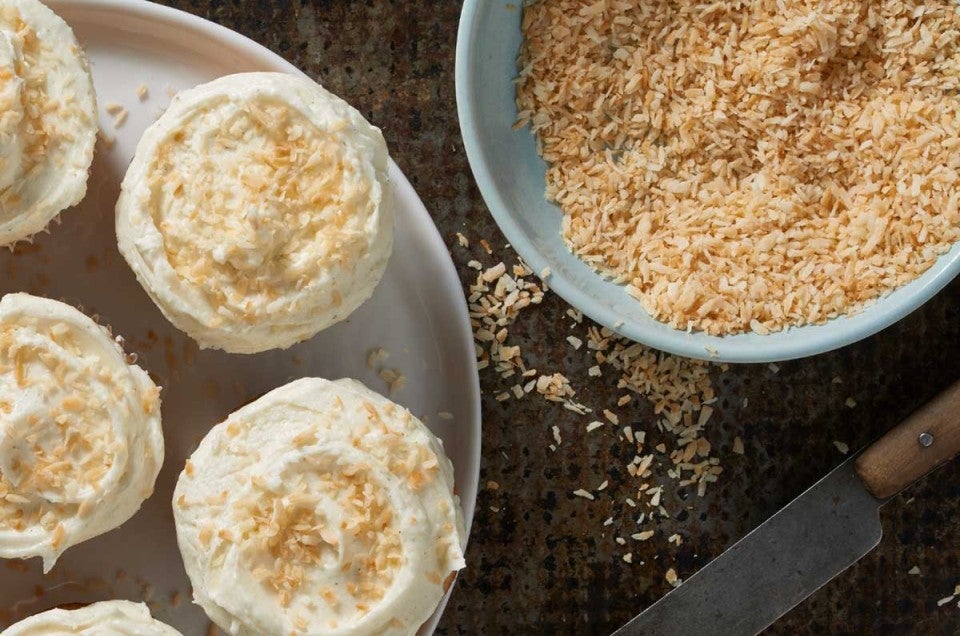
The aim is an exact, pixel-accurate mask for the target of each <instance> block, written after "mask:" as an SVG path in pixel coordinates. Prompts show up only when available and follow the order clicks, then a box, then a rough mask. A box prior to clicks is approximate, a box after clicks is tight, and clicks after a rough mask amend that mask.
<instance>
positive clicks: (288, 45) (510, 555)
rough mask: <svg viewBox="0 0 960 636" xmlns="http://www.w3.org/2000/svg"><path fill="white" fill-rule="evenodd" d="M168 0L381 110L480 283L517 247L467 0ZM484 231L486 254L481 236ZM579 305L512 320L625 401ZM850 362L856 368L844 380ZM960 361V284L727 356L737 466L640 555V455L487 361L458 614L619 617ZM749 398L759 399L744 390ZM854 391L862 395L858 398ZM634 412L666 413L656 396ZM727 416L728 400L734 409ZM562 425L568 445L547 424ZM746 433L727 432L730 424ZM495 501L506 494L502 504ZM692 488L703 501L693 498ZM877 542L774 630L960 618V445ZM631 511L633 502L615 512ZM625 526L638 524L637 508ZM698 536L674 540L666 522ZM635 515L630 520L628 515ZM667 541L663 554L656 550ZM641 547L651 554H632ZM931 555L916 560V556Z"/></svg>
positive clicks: (840, 630)
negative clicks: (580, 333)
mask: <svg viewBox="0 0 960 636" xmlns="http://www.w3.org/2000/svg"><path fill="white" fill-rule="evenodd" d="M491 1H492V0H491ZM168 4H171V5H174V6H177V7H179V8H181V9H184V10H187V11H190V12H192V13H196V14H198V15H201V16H203V17H205V18H209V19H211V20H213V21H215V22H218V23H220V24H223V25H225V26H227V27H229V28H232V29H235V30H236V31H239V32H240V33H243V34H245V35H247V36H250V37H251V38H253V39H254V40H256V41H258V42H260V43H262V44H264V45H266V46H267V47H269V48H270V49H272V50H274V51H276V52H277V53H279V54H280V55H282V56H284V57H285V58H287V59H288V60H290V61H291V62H293V63H294V64H296V65H297V66H299V67H300V68H302V69H303V70H305V71H306V72H307V73H308V74H310V75H311V76H312V77H314V78H316V79H318V80H319V81H321V82H322V83H323V84H324V85H325V86H327V87H328V88H329V89H331V90H333V91H334V92H336V93H337V94H339V95H341V96H342V97H344V98H345V99H347V100H348V101H349V102H350V103H352V104H353V105H355V106H356V107H358V108H359V109H360V110H361V111H362V112H363V113H364V114H365V115H366V116H367V117H368V118H370V119H371V120H372V121H373V122H374V123H375V124H376V125H378V126H380V127H381V128H382V129H383V131H384V134H385V136H386V138H387V140H388V143H389V144H390V148H391V152H392V154H393V157H394V158H395V159H396V161H397V163H398V164H399V165H400V167H401V168H402V169H403V170H404V172H405V173H406V174H407V176H408V177H409V178H410V180H411V181H412V183H413V184H414V186H415V187H416V189H417V191H418V192H419V193H420V196H421V197H422V198H423V200H424V203H425V204H426V206H427V209H429V210H430V212H431V214H432V215H433V217H434V220H435V221H436V223H437V225H438V227H439V228H440V231H441V233H442V234H443V236H444V238H445V239H446V240H447V242H448V244H449V245H451V246H455V245H456V239H455V233H456V232H458V231H460V232H463V233H464V234H466V235H467V236H468V237H470V238H471V239H473V243H472V246H471V249H469V250H463V249H460V248H459V247H452V250H451V251H452V254H453V258H454V261H455V262H456V264H457V267H458V269H459V271H460V273H461V276H462V278H463V281H464V283H465V284H467V283H469V282H471V281H472V279H473V278H474V274H473V272H472V271H471V270H470V269H469V268H468V267H467V265H466V263H467V261H468V260H470V259H472V258H477V259H479V260H481V261H483V262H484V263H485V264H494V263H496V262H497V261H498V260H504V261H506V262H507V263H508V264H509V263H511V262H513V259H514V255H513V253H512V252H511V250H509V249H508V248H506V247H505V244H504V239H503V237H502V235H501V234H500V233H499V232H498V230H497V229H496V227H495V225H494V224H493V221H492V219H491V217H490V216H489V214H488V212H487V210H486V208H485V207H484V204H483V202H482V200H481V198H480V196H479V194H478V192H477V190H476V188H475V186H474V185H473V180H472V177H471V176H470V171H469V167H468V165H467V161H466V157H465V155H464V153H463V147H462V144H461V140H460V135H459V128H458V125H457V118H456V104H455V100H454V87H453V62H454V44H455V41H456V28H457V20H458V17H459V11H460V4H461V3H460V2H457V1H455V0H406V1H404V0H318V1H316V2H284V1H280V0H270V1H261V2H253V1H247V2H243V1H240V0H235V1H233V2H228V1H222V0H172V1H169V2H168ZM484 237H485V238H487V239H488V240H489V242H490V244H491V246H493V248H494V254H493V255H492V256H488V255H487V254H485V253H484V252H483V250H482V249H481V248H480V247H479V246H477V240H478V239H480V238H484ZM565 311H566V305H565V304H564V303H563V302H562V301H560V300H559V298H557V297H556V296H550V297H549V298H548V300H547V301H546V302H545V303H544V304H543V305H542V306H541V307H539V308H535V309H532V310H529V311H527V312H526V313H525V314H523V315H522V316H521V318H520V320H519V321H518V323H517V324H516V325H515V326H514V327H513V328H512V330H511V337H512V339H513V340H514V341H515V342H514V343H515V344H520V345H522V347H523V351H524V355H525V357H526V358H528V359H529V361H530V362H531V366H537V367H540V368H542V369H544V370H546V369H550V370H558V371H559V370H562V371H563V372H564V373H566V375H567V376H568V377H569V378H570V379H571V382H572V383H573V384H574V386H576V387H577V388H578V389H579V390H580V393H579V397H580V398H581V399H582V401H583V402H585V403H586V404H588V405H589V404H594V405H609V404H611V403H613V402H614V401H615V400H616V397H617V395H618V393H617V391H616V387H615V378H613V377H604V378H600V379H598V380H594V379H591V380H590V381H588V379H587V374H586V369H587V367H588V366H590V363H589V362H588V361H587V357H586V355H584V354H583V353H580V352H574V351H573V350H572V349H571V348H570V347H569V346H567V345H566V343H564V341H563V337H565V336H566V335H567V333H568V330H569V323H570V320H569V319H568V318H566V316H565V315H564V312H565ZM834 377H839V378H840V379H841V380H842V383H841V384H835V383H833V382H832V379H833V378H834ZM957 378H960V285H958V284H953V285H951V286H949V287H948V288H947V289H946V290H945V291H943V292H942V293H941V294H940V295H939V296H937V297H936V298H935V299H934V300H932V301H931V302H930V303H928V304H927V305H926V306H925V307H924V308H923V309H921V310H919V311H918V312H916V313H915V314H914V315H912V316H910V317H908V318H907V319H905V320H904V321H902V322H900V323H899V324H897V325H894V326H893V327H891V328H889V329H887V330H886V331H884V332H883V333H881V334H879V335H877V336H874V337H872V338H870V339H868V340H866V341H864V342H862V343H860V344H857V345H854V346H851V347H847V348H845V349H843V350H841V351H837V352H834V353H830V354H826V355H822V356H817V357H815V358H811V359H808V360H803V361H797V362H790V363H785V364H782V365H780V370H779V372H778V373H774V372H773V371H772V370H771V369H770V368H768V367H767V366H764V365H759V366H740V367H734V368H732V369H731V370H729V371H728V372H726V373H720V372H719V370H716V371H715V373H714V380H715V385H716V386H717V388H718V392H719V395H720V398H721V399H720V401H719V404H718V413H717V415H715V416H714V420H713V422H712V425H711V427H710V430H709V432H708V438H709V439H710V441H711V442H712V443H713V444H714V447H715V448H719V449H720V451H719V454H720V457H721V463H722V465H723V466H724V467H725V469H726V472H725V473H724V474H723V475H722V476H721V478H720V482H719V483H718V484H717V485H716V486H717V487H715V488H713V489H712V490H710V491H709V492H708V493H707V496H706V497H705V498H704V499H702V500H698V499H697V498H696V496H695V494H692V493H683V496H686V500H685V501H682V499H681V498H680V497H678V496H677V495H674V496H672V497H670V498H668V501H667V507H668V509H670V510H671V511H677V513H676V518H675V519H674V520H673V522H672V523H670V524H666V526H665V529H666V532H664V533H663V535H662V536H658V537H657V538H655V539H652V540H650V541H648V542H646V544H644V548H645V550H643V551H640V550H634V557H635V558H634V561H635V563H634V564H627V563H624V562H623V561H622V560H621V558H620V557H621V555H622V554H623V552H625V549H624V548H621V547H620V546H618V545H617V544H616V543H615V542H614V535H613V533H612V532H611V531H612V530H615V529H617V528H618V527H619V525H618V524H614V525H613V526H610V527H608V528H604V526H603V525H602V523H603V520H604V519H606V518H607V517H609V516H611V515H614V516H617V517H618V518H619V513H620V512H621V508H622V507H623V504H621V503H618V502H621V501H622V499H623V497H624V496H626V493H627V492H629V488H628V486H627V485H626V483H625V481H626V480H625V474H624V473H623V471H622V466H623V465H624V464H625V463H626V462H627V461H628V460H629V459H630V458H631V457H632V451H631V450H629V449H627V447H626V445H624V444H622V443H620V442H617V441H616V439H615V438H613V437H612V436H610V434H609V431H608V432H607V433H602V432H600V431H595V432H594V433H592V434H589V435H587V434H586V433H585V432H584V430H583V424H584V418H582V417H578V416H575V415H574V414H573V413H570V412H568V411H565V410H563V409H561V408H560V407H559V406H557V405H555V404H550V403H547V402H544V401H543V400H540V399H538V398H534V397H528V398H525V399H523V400H521V401H513V400H511V401H506V402H503V403H500V402H497V401H495V400H494V397H493V396H494V395H495V394H497V393H499V392H500V391H502V390H504V389H506V388H508V387H509V385H507V384H504V383H503V382H502V381H501V380H500V379H499V378H498V377H497V376H496V375H495V374H493V373H484V374H482V375H481V383H482V385H483V388H484V391H485V397H484V450H483V458H484V461H483V469H482V475H481V484H483V483H486V482H487V481H488V480H492V481H496V482H498V483H499V484H500V489H499V490H496V491H493V490H484V491H483V492H482V493H481V495H480V499H479V502H478V514H477V517H476V521H475V523H474V527H473V535H472V539H471V544H470V549H469V551H468V570H467V571H466V572H465V573H464V575H463V576H462V577H461V579H460V582H459V583H458V585H457V589H456V592H455V594H454V596H453V599H452V600H451V602H450V605H449V608H448V610H447V613H446V616H445V617H444V619H443V622H442V627H441V633H445V634H507V633H517V634H528V633H534V632H544V633H593V634H603V633H607V632H609V631H612V629H613V628H615V627H617V626H618V625H619V624H620V623H622V622H625V621H626V620H627V619H628V618H630V617H631V616H632V615H633V614H635V613H636V612H638V611H640V610H641V609H643V608H644V607H646V606H647V605H649V604H650V603H652V602H653V601H654V600H656V599H657V598H659V597H660V596H661V595H663V594H664V593H666V592H667V591H668V589H669V586H668V585H667V583H666V582H665V581H664V576H663V575H664V572H665V571H666V569H667V568H668V567H670V566H673V567H676V569H677V572H678V573H679V575H680V577H681V578H683V577H685V576H688V575H690V574H691V573H692V572H694V571H695V570H696V569H697V568H698V567H700V566H701V565H703V564H704V563H706V562H707V561H708V560H709V559H710V558H711V557H713V556H715V555H717V554H719V553H720V552H721V551H723V549H724V548H725V547H726V546H728V545H729V544H731V543H732V542H733V541H734V540H736V539H737V538H739V537H740V536H742V535H743V534H745V533H746V532H747V531H748V530H749V529H751V528H752V527H754V526H756V525H757V524H759V523H760V522H761V521H763V520H764V519H766V518H767V517H769V516H770V515H771V514H773V513H774V512H775V511H777V510H778V509H779V508H780V507H781V506H783V505H784V504H786V503H787V502H789V501H790V500H791V499H793V497H795V496H796V495H797V494H799V493H800V492H801V491H802V490H804V489H805V488H806V487H807V486H809V485H810V484H812V483H813V482H815V481H816V480H817V479H818V478H819V477H821V476H822V475H823V474H825V473H826V472H827V471H828V470H829V469H830V468H832V467H833V466H835V465H837V464H839V463H840V461H841V460H842V458H843V456H842V455H841V454H840V453H839V452H838V451H837V450H836V448H835V447H834V445H833V441H834V440H841V441H843V442H846V443H847V444H849V446H850V447H851V448H857V447H858V446H860V445H863V444H865V443H867V442H869V441H870V440H871V439H873V438H874V437H876V436H877V435H879V434H880V433H882V432H883V431H884V430H886V429H887V428H889V427H890V426H892V425H894V424H895V423H896V422H897V421H898V420H900V419H901V418H903V417H904V416H905V415H907V414H908V413H909V412H910V411H911V410H912V409H914V408H915V407H917V406H918V405H920V404H921V403H923V402H924V401H925V400H927V399H929V398H930V397H932V396H933V395H935V394H936V393H937V392H938V391H939V390H941V389H942V388H944V387H946V386H947V385H948V384H949V383H950V382H952V381H953V380H955V379H957ZM744 397H746V398H748V404H747V406H746V407H744V406H743V398H744ZM848 397H852V398H853V399H854V400H856V402H857V406H856V407H855V408H852V409H851V408H848V407H846V406H845V405H844V402H845V400H846V399H847V398H848ZM634 405H635V406H633V407H632V408H633V409H634V410H633V413H632V414H631V417H630V419H631V421H633V422H636V423H638V424H637V425H639V426H649V425H650V423H651V422H652V417H651V415H652V414H651V409H650V408H649V406H648V405H647V404H637V403H636V402H635V403H634ZM718 416H719V417H718ZM553 425H556V426H558V427H559V428H560V430H561V435H562V437H563V443H562V444H561V445H560V447H559V448H558V449H557V451H556V452H551V451H550V450H549V449H548V448H547V445H548V444H549V443H550V442H551V441H552V435H551V432H550V427H551V426H553ZM736 435H740V436H741V437H742V438H743V440H744V442H745V445H746V453H745V455H743V456H739V455H734V454H732V453H731V452H730V448H731V445H732V440H733V438H734V436H736ZM603 479H609V481H610V484H611V485H610V488H609V492H610V494H611V495H612V496H606V497H602V498H600V499H598V501H596V502H588V501H586V500H584V499H580V498H575V497H573V496H572V495H571V494H570V493H571V492H572V491H573V490H575V489H577V488H580V487H584V486H585V487H595V486H596V485H597V484H599V483H600V482H601V481H602V480H603ZM491 507H492V508H496V509H498V511H497V512H494V511H493V510H491ZM687 508H689V509H687ZM882 517H883V523H884V529H885V536H884V539H883V541H882V542H881V544H880V546H879V548H877V550H875V551H874V552H873V553H872V554H870V555H869V556H868V557H866V558H865V559H863V560H862V561H861V562H860V563H858V564H857V565H856V566H855V567H853V568H852V569H851V570H849V571H848V572H846V573H844V574H842V575H841V576H839V577H838V578H837V579H835V580H834V581H833V582H831V583H830V584H828V585H827V586H826V587H824V588H823V589H822V590H820V591H819V592H817V593H816V594H815V595H814V596H813V597H812V598H811V599H809V600H808V601H806V602H805V603H803V604H802V605H801V606H800V607H798V608H797V609H796V610H794V611H793V612H791V613H790V614H789V615H788V616H787V617H785V618H784V619H783V620H782V621H780V622H779V623H778V624H777V625H776V626H775V627H774V628H772V629H771V630H770V631H769V633H771V634H885V635H890V634H956V633H960V608H958V607H957V603H956V601H954V602H952V603H949V604H947V605H944V606H943V607H937V600H938V599H940V598H942V597H945V596H948V595H949V594H951V593H952V591H953V588H954V585H956V584H958V583H960V462H954V463H953V464H951V465H949V466H947V467H945V468H942V469H941V470H939V471H938V472H937V473H935V474H933V475H931V476H929V477H927V478H926V479H924V480H922V481H921V482H920V483H919V484H917V485H916V486H914V487H912V488H911V489H909V490H908V491H907V492H905V493H903V494H902V495H900V496H899V497H897V498H895V499H894V501H892V502H891V503H890V504H889V505H888V506H887V507H886V508H885V510H884V512H883V515H882ZM618 523H619V522H618ZM625 527H627V526H625ZM672 532H678V533H680V534H681V535H683V537H684V542H683V544H682V545H681V546H680V547H679V548H677V547H675V546H672V545H668V544H667V543H666V540H665V537H667V536H669V535H670V534H671V533H672ZM627 534H629V533H627ZM658 554H659V555H660V556H659V557H657V556H656V555H658ZM641 559H642V560H643V561H645V564H644V565H639V564H638V563H637V562H636V561H639V560H641ZM914 566H916V567H918V568H919V570H920V574H917V575H911V574H908V571H909V570H910V569H911V568H913V567H914Z"/></svg>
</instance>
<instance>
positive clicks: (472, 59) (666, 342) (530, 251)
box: [454, 0, 960, 363]
mask: <svg viewBox="0 0 960 636" xmlns="http://www.w3.org/2000/svg"><path fill="white" fill-rule="evenodd" d="M495 4H499V3H493V2H490V0H465V2H464V5H463V9H462V11H461V14H460V24H459V27H458V30H457V45H456V61H455V69H454V71H455V84H456V86H455V88H456V99H457V112H458V116H459V122H460V132H461V136H462V137H463V144H464V149H465V150H466V154H467V160H468V162H469V164H470V168H471V171H472V172H473V176H474V179H475V181H476V183H477V187H478V188H479V190H480V194H481V196H482V197H483V200H484V202H485V203H486V205H487V208H488V209H489V210H490V213H491V214H492V215H493V218H494V220H495V221H496V223H497V225H498V226H499V227H500V229H501V231H502V232H503V233H504V235H505V236H506V238H507V240H508V241H510V244H511V245H512V246H513V247H514V249H515V250H516V252H517V253H518V254H519V255H520V256H521V257H522V258H523V260H524V261H526V263H527V264H528V265H529V266H530V268H531V269H532V270H533V271H534V272H536V273H539V272H542V271H543V270H544V268H546V267H548V266H549V262H548V260H547V258H546V257H545V256H544V255H543V253H541V251H540V250H539V249H537V248H536V247H535V245H534V242H533V241H532V240H531V238H530V237H529V236H528V235H527V233H526V232H525V231H524V230H523V228H522V227H521V226H520V224H519V223H518V222H517V221H516V220H515V218H514V214H513V213H512V212H511V210H510V207H509V206H508V205H507V204H506V202H505V200H504V197H503V195H502V193H501V192H500V190H499V188H498V187H497V185H496V180H495V179H494V176H493V171H492V169H491V163H492V162H491V160H490V158H489V157H488V156H487V155H486V153H485V152H484V150H483V144H482V142H481V138H480V131H481V130H482V128H481V126H480V125H479V124H478V120H477V118H478V113H477V108H476V106H475V96H476V93H477V86H476V84H475V81H474V76H473V74H472V73H471V68H472V67H473V66H474V65H475V64H476V47H475V39H476V37H477V33H476V29H475V26H476V22H477V16H478V14H479V12H480V10H481V9H482V8H488V9H489V8H490V7H491V6H493V5H495ZM512 10H513V11H514V12H515V13H516V14H517V17H518V20H519V18H520V15H521V14H522V11H523V8H522V3H519V2H518V3H517V4H516V6H515V7H514V8H513V9H512ZM523 130H526V129H523ZM517 132H518V133H520V132H521V131H517ZM958 274H960V243H955V244H954V245H953V247H952V248H951V249H950V250H949V251H948V252H945V253H944V254H941V255H940V256H939V257H938V258H937V260H936V261H935V262H934V264H933V265H932V266H931V267H930V268H928V269H927V270H926V271H925V272H924V273H923V274H921V275H920V276H919V277H917V278H916V279H914V280H913V281H910V282H909V283H907V284H906V285H902V286H900V287H898V288H897V289H895V290H894V291H892V292H890V293H888V294H885V295H882V296H880V297H878V298H877V299H875V301H871V302H869V303H868V304H867V305H865V306H864V307H863V308H862V310H861V311H859V312H857V313H855V314H849V315H845V316H839V317H837V318H833V319H831V320H828V321H827V322H826V323H823V324H816V325H804V326H800V327H788V328H787V329H784V330H783V331H779V332H775V333H773V334H771V335H768V336H761V335H758V334H754V333H743V334H734V335H729V336H710V335H707V334H704V333H702V332H690V331H683V330H680V329H670V330H669V331H663V330H657V329H656V326H654V325H645V324H643V323H641V322H637V321H633V320H630V319H628V318H627V317H621V316H619V315H618V314H617V313H616V312H615V311H613V310H611V309H609V308H607V307H605V306H604V305H603V304H602V303H599V302H597V301H596V299H595V298H594V297H593V295H592V294H590V293H588V292H586V291H585V290H584V289H583V288H582V287H581V286H579V285H577V284H576V283H574V282H573V281H572V280H570V279H569V278H568V277H567V276H565V275H564V274H563V273H562V272H552V273H551V274H550V275H549V276H548V277H547V279H546V283H547V285H548V286H549V287H550V288H551V289H552V290H553V291H555V292H556V293H557V295H559V296H560V297H561V298H562V299H563V300H565V301H566V302H567V303H569V304H570V305H572V306H573V307H575V308H577V309H579V310H580V311H582V312H583V313H584V314H585V315H587V316H588V317H590V318H591V319H592V320H594V321H595V322H597V323H599V324H601V325H603V326H604V327H607V328H608V329H610V330H612V331H613V332H615V333H617V334H619V335H621V336H624V337H626V338H629V339H630V340H633V341H636V342H639V343H642V344H645V345H647V346H650V347H653V348H655V349H659V350H661V351H666V352H668V353H673V354H676V355H681V356H686V357H688V358H697V359H701V360H710V361H712V362H733V363H761V362H781V361H785V360H793V359H797V358H804V357H808V356H812V355H816V354H819V353H825V352H827V351H832V350H834V349H838V348H840V347H843V346H846V345H848V344H852V343H854V342H857V341H859V340H862V339H864V338H866V337H868V336H871V335H873V334H875V333H877V332H879V331H881V330H883V329H884V328H886V327H888V326H890V325H891V324H893V323H895V322H897V321H898V320H900V319H902V318H904V317H905V316H907V315H908V314H910V313H912V312H913V311H914V310H916V309H918V308H920V306H922V305H923V304H924V303H926V302H927V301H928V300H930V299H931V298H932V297H933V296H934V295H936V293H937V292H939V291H940V290H941V289H943V288H944V287H945V286H946V285H947V284H948V283H949V282H950V281H952V280H953V279H954V278H955V277H956V276H957V275H958ZM538 275H539V274H538ZM596 276H597V279H598V281H599V280H603V277H602V275H601V274H599V273H596ZM908 288H909V289H908ZM624 294H626V290H624ZM633 301H634V302H637V303H639V302H640V301H638V300H636V299H633ZM661 324H662V323H661ZM663 326H666V325H663Z"/></svg>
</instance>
